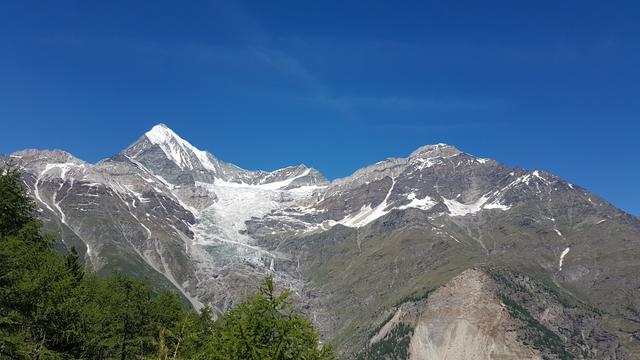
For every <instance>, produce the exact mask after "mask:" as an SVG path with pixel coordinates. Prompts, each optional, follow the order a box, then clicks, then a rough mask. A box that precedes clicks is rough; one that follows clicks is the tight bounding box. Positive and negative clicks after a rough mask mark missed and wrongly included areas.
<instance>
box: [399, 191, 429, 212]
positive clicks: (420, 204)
mask: <svg viewBox="0 0 640 360" xmlns="http://www.w3.org/2000/svg"><path fill="white" fill-rule="evenodd" d="M407 199H409V200H411V202H410V203H408V204H406V205H401V206H398V207H396V209H399V210H404V209H408V208H416V209H421V210H429V209H431V208H432V207H433V206H434V205H435V204H437V203H436V202H435V201H434V200H433V199H432V198H430V197H429V196H425V197H424V198H423V199H418V198H417V197H416V194H415V193H410V194H409V195H407Z"/></svg>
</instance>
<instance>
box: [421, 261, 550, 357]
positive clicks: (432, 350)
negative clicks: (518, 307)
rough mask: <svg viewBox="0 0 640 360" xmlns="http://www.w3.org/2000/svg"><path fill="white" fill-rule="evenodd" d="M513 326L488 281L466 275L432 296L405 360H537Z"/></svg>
mask: <svg viewBox="0 0 640 360" xmlns="http://www.w3.org/2000/svg"><path fill="white" fill-rule="evenodd" d="M518 328H519V324H518V322H517V320H516V319H514V318H512V317H511V315H510V313H509V311H508V310H507V309H506V308H505V305H504V304H502V302H501V300H500V298H499V297H498V296H497V295H496V293H495V286H494V284H493V282H492V281H491V278H490V277H489V276H487V275H486V274H485V273H484V272H482V271H480V270H476V269H470V270H467V271H465V272H463V273H462V274H460V275H459V276H457V277H455V278H454V279H452V280H451V281H450V282H449V283H447V284H446V285H445V286H443V287H441V288H439V289H437V290H436V291H434V292H433V293H432V294H431V295H430V296H429V299H428V300H427V302H426V304H425V308H424V311H423V312H422V314H420V317H419V319H418V321H417V324H416V326H415V330H414V333H413V336H412V337H411V344H410V357H409V359H411V360H429V359H452V360H453V359H456V360H466V359H468V360H471V359H487V360H489V359H514V360H515V359H542V355H541V353H540V351H538V350H536V349H534V348H532V347H531V346H528V345H525V344H524V343H523V341H522V340H521V339H519V338H518V332H517V330H518Z"/></svg>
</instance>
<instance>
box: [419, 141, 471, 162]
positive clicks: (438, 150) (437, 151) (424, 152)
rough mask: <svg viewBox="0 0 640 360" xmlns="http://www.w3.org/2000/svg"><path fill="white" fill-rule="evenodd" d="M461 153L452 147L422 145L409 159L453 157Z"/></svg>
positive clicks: (441, 144)
mask: <svg viewBox="0 0 640 360" xmlns="http://www.w3.org/2000/svg"><path fill="white" fill-rule="evenodd" d="M460 153H462V152H461V151H460V150H458V149H457V148H455V147H454V146H451V145H447V144H443V143H440V144H434V145H424V146H421V147H419V148H417V149H416V150H415V151H414V152H412V153H411V155H409V157H410V158H416V157H419V158H424V157H438V156H454V155H458V154H460Z"/></svg>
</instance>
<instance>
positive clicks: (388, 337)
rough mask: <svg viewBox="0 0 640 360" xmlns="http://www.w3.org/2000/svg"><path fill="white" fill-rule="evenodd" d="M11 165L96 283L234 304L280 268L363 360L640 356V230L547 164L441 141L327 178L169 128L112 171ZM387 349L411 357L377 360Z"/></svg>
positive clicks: (127, 153)
mask: <svg viewBox="0 0 640 360" xmlns="http://www.w3.org/2000/svg"><path fill="white" fill-rule="evenodd" d="M11 158H12V160H13V161H14V162H17V163H18V165H19V166H21V167H22V168H23V169H24V180H25V183H26V184H27V186H28V187H29V190H30V192H31V194H32V195H33V197H34V199H35V200H36V203H37V206H38V212H39V215H40V217H41V219H42V220H43V221H44V224H45V227H46V228H47V229H49V230H51V231H54V232H56V233H57V234H60V243H59V244H58V245H59V247H60V248H61V249H64V248H70V247H72V246H73V247H76V248H77V249H78V250H79V252H80V253H81V255H82V256H84V259H85V261H86V262H87V263H89V264H90V265H91V266H92V267H93V268H94V269H95V270H96V271H98V272H106V271H111V270H114V269H120V270H124V271H127V272H131V273H134V274H136V275H144V276H147V277H149V278H150V279H151V280H152V281H153V282H154V284H156V286H157V287H160V288H173V289H176V290H177V291H179V292H180V293H181V294H182V295H183V297H184V298H185V299H186V300H188V301H189V302H190V303H191V304H192V305H193V306H194V307H196V308H199V307H201V306H203V305H204V304H210V305H212V306H213V307H214V308H217V309H219V310H224V309H227V308H229V307H230V306H233V305H234V304H235V303H237V301H238V300H239V299H241V298H243V297H244V296H245V294H246V293H247V291H249V289H253V288H255V286H256V285H257V284H258V283H259V281H260V279H262V278H263V277H264V276H265V274H273V275H274V276H276V277H277V278H278V280H279V283H281V284H285V285H286V286H287V287H289V288H291V289H293V290H294V291H295V293H296V294H297V296H298V297H299V300H300V303H301V304H303V308H304V309H305V311H307V312H308V313H309V315H311V316H312V318H313V319H314V321H315V322H316V323H317V324H318V325H319V326H320V328H321V329H322V330H323V334H324V336H325V337H327V338H329V339H331V340H332V341H334V342H335V343H336V344H337V345H338V348H339V350H340V351H341V352H342V353H343V355H345V356H346V357H348V358H349V357H354V358H356V357H360V358H372V359H373V358H409V357H407V356H409V355H407V354H410V358H412V359H421V358H425V357H445V356H453V355H451V354H462V353H464V351H463V349H462V348H461V347H462V346H463V344H469V343H471V342H473V341H476V340H477V341H480V342H479V343H482V344H484V345H482V346H479V347H477V348H476V350H477V351H481V350H482V349H485V348H486V349H495V351H496V353H495V354H494V355H495V356H498V355H499V356H503V357H509V356H512V357H513V356H515V357H518V356H524V355H523V354H527V355H526V356H530V357H532V358H566V356H568V355H566V354H569V355H571V356H573V357H576V358H602V359H604V358H608V359H621V358H628V357H630V355H628V354H630V353H633V352H634V351H636V350H638V349H640V345H639V340H638V334H640V326H638V324H640V315H639V314H640V300H639V299H640V296H638V295H639V294H638V289H640V278H638V277H637V275H636V274H638V273H640V263H639V262H638V261H637V259H638V258H639V257H640V221H639V220H638V218H636V217H633V216H630V215H629V214H626V213H624V212H623V211H620V210H618V209H616V208H614V207H613V206H611V205H610V204H609V203H607V202H606V201H604V200H602V199H601V198H599V197H598V196H596V195H595V194H592V193H589V192H588V191H586V190H584V189H582V188H580V187H578V186H576V185H573V184H570V183H568V182H566V181H564V180H562V179H561V178H559V177H557V176H555V175H553V174H550V173H547V172H544V171H541V170H533V171H530V170H525V169H512V168H509V167H506V166H504V165H502V164H500V163H499V162H497V161H494V160H490V159H483V158H478V157H475V156H473V155H470V154H467V153H465V152H463V151H460V150H458V149H456V148H455V147H453V146H450V145H446V144H436V145H426V146H423V147H420V148H418V149H416V150H415V151H414V152H412V153H411V154H410V155H409V156H408V157H406V158H391V159H387V160H383V161H380V162H378V163H376V164H372V165H370V166H367V167H365V168H363V169H359V170H357V171H356V172H354V173H353V174H352V175H350V176H348V177H345V178H342V179H337V180H334V181H327V180H326V179H325V178H324V177H323V176H322V175H321V174H320V173H319V172H318V171H316V170H315V169H312V168H308V167H306V166H304V165H298V166H291V167H286V168H283V169H278V170H275V171H251V170H245V169H242V168H240V167H238V166H236V165H233V164H230V163H226V162H224V161H222V160H220V159H218V158H216V157H215V156H214V155H212V154H210V153H208V152H206V151H203V150H200V149H198V148H196V147H195V146H193V145H191V144H190V143H189V142H188V141H186V140H184V139H183V138H181V137H180V136H179V135H177V134H176V133H175V132H174V131H172V130H171V129H169V128H168V127H167V126H165V125H163V124H159V125H156V126H154V127H153V128H152V129H150V130H149V131H148V132H146V133H145V134H144V135H143V136H141V137H140V138H139V139H138V140H137V141H136V142H135V143H133V144H132V145H131V146H129V147H127V148H126V149H124V150H123V151H122V152H121V153H120V154H117V155H114V156H112V157H111V158H108V159H106V160H103V161H100V162H99V163H97V164H88V163H85V162H83V161H81V160H78V159H76V158H74V157H73V156H72V155H71V154H68V153H65V152H62V151H40V150H24V151H19V152H16V153H14V154H12V155H11ZM466 291H468V293H467V292H466ZM431 293H433V297H431V296H430V295H425V294H431ZM456 294H457V295H456ZM466 296H469V299H476V300H474V301H462V300H458V299H460V298H461V297H466ZM594 309H595V310H594ZM439 316H444V318H447V319H463V320H461V322H459V323H458V322H456V321H457V320H455V321H454V320H451V321H454V322H455V324H457V325H456V326H452V325H451V324H453V323H447V324H443V323H441V322H438V321H439V320H438V317H439ZM491 319H497V320H496V321H497V322H496V323H491V324H493V325H491V324H485V323H486V322H487V321H492V320H491ZM445 325H446V326H445ZM450 325H451V326H450ZM504 328H509V329H513V332H512V333H504V332H500V331H502V330H500V329H504ZM585 329H587V330H585ZM496 331H497V332H498V333H496ZM584 331H588V332H589V335H584V334H585V333H584ZM439 334H440V335H439ZM464 334H467V335H468V334H479V335H478V337H473V336H467V335H464ZM444 339H449V340H447V341H448V342H447V341H445V340H444ZM474 339H476V340H474ZM384 344H391V345H389V346H391V348H394V349H404V350H402V351H404V352H402V351H401V350H398V351H401V352H402V354H405V355H403V356H405V357H401V356H400V355H398V354H395V355H393V356H395V357H393V356H392V355H389V356H390V357H374V355H372V354H378V355H379V354H380V351H382V350H381V349H383V348H385V346H386V345H384ZM447 344H449V345H450V346H449V345H447ZM492 344H493V345H492ZM531 344H533V345H531ZM629 349H630V350H629ZM456 351H457V352H456ZM487 351H489V350H487ZM491 351H493V350H491ZM585 354H586V355H585ZM378 355H375V356H378ZM485 355H486V356H485ZM494 355H491V356H494ZM491 356H489V355H487V354H480V355H478V357H479V358H491ZM453 357H455V356H453Z"/></svg>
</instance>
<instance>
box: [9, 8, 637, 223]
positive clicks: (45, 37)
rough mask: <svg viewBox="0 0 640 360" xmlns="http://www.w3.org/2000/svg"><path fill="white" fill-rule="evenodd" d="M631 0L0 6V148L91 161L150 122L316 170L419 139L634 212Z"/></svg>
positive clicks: (336, 173)
mask: <svg viewBox="0 0 640 360" xmlns="http://www.w3.org/2000/svg"><path fill="white" fill-rule="evenodd" d="M638 19H640V5H639V4H638V2H637V1H557V0H555V1H513V0H509V1H370V0H369V1H364V0H363V1H343V0H342V1H329V0H323V1H300V0H293V1H265V0H257V1H241V2H240V1H238V2H233V1H161V0H160V1H159V0H154V1H144V2H143V1H134V0H127V1H90V0H81V1H65V0H59V1H40V2H37V1H29V0H21V1H2V2H1V3H0V121H1V127H0V153H10V152H13V151H15V150H18V149H22V148H27V147H29V148H32V147H35V148H60V149H64V150H67V151H69V152H71V153H73V154H74V155H76V156H78V157H79V158H81V159H83V160H86V161H90V162H95V161H97V160H99V159H101V158H105V157H108V156H110V155H112V154H115V153H117V152H119V151H120V150H121V149H122V148H124V147H126V146H127V145H128V144H130V143H131V142H133V141H135V140H136V139H137V138H138V137H139V136H140V135H141V134H142V133H143V132H145V131H146V130H148V129H149V128H151V127H152V126H153V125H154V124H156V123H159V122H162V123H165V124H167V125H168V126H169V127H171V128H172V129H174V130H175V131H176V132H177V133H178V134H180V135H181V136H182V137H184V138H186V139H187V140H189V141H190V142H192V143H193V144H194V145H196V146H198V147H200V148H202V149H206V150H209V151H210V152H212V153H213V154H214V155H216V156H218V157H219V158H221V159H222V160H225V161H230V162H233V163H235V164H237V165H239V166H241V167H244V168H249V169H265V170H272V169H276V168H280V167H283V166H287V165H292V164H297V163H305V164H307V165H309V166H313V167H315V168H318V169H319V170H320V171H321V172H322V173H323V174H325V175H326V176H327V177H329V178H335V177H341V176H346V175H348V174H350V173H352V172H353V171H354V170H356V169H357V168H360V167H362V166H365V165H367V164H370V163H373V162H376V161H379V160H382V159H384V158H387V157H393V156H396V157H399V156H406V155H408V154H409V153H410V152H411V151H412V150H413V149H415V148H417V147H418V146H420V145H423V144H431V143H439V142H444V143H449V144H452V145H455V146H456V147H458V148H460V149H461V150H463V151H466V152H469V153H471V154H474V155H477V156H481V157H491V158H494V159H497V160H499V161H501V162H503V163H505V164H507V165H509V166H521V167H525V168H529V169H545V170H547V171H550V172H553V173H555V174H558V175H560V176H562V177H564V178H565V179H567V180H568V181H570V182H573V183H576V184H578V185H581V186H583V187H585V188H587V189H589V190H591V191H594V192H595V193H597V194H599V195H601V196H603V197H604V198H605V199H607V200H609V201H611V202H612V203H613V204H614V205H616V206H618V207H620V208H622V209H625V210H627V211H628V212H631V213H633V214H636V215H640V190H639V189H640V188H639V185H640V183H639V179H640V161H639V160H638V158H639V156H638V155H640V151H638V145H637V140H638V137H639V136H640V124H639V123H638V121H639V120H640V119H639V115H640V101H639V95H640V21H639V20H638Z"/></svg>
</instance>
